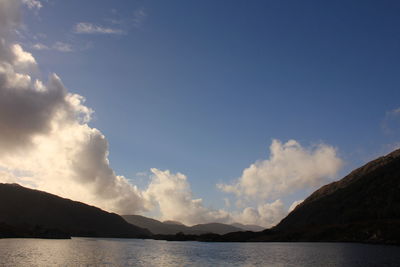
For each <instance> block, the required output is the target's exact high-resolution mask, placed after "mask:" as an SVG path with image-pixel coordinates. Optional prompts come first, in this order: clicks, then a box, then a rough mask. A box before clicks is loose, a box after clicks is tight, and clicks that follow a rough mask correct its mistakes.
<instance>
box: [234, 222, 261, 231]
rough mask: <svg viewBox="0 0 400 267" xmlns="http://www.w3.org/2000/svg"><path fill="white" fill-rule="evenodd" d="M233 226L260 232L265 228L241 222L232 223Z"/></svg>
mask: <svg viewBox="0 0 400 267" xmlns="http://www.w3.org/2000/svg"><path fill="white" fill-rule="evenodd" d="M231 225H232V226H235V227H237V228H240V229H243V230H244V231H253V232H260V231H263V230H265V228H264V227H261V226H258V225H254V224H241V223H232V224H231Z"/></svg>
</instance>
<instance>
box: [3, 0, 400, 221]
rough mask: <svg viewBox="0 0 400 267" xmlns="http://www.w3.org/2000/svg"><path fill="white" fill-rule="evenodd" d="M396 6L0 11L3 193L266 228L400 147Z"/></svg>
mask: <svg viewBox="0 0 400 267" xmlns="http://www.w3.org/2000/svg"><path fill="white" fill-rule="evenodd" d="M399 11H400V3H399V2H398V1H386V0H385V1H368V0H367V1H341V0H339V1H316V0H315V1H313V0H306V1H295V0H293V1H292V0H284V1H276V0H265V1H264V0H263V1H257V0H254V1H211V0H204V1H194V0H189V1H184V0H181V1H178V0H177V1H153V0H138V1H136V0H132V1H128V0H115V1H110V0H86V1H78V0H69V1H60V0H0V22H1V23H0V24H1V25H2V26H0V34H1V47H0V53H1V54H0V63H1V64H0V147H2V149H1V151H2V152H0V182H18V183H20V184H22V185H24V186H28V187H31V188H36V189H40V190H45V191H48V192H51V193H55V194H58V195H61V196H64V197H68V198H71V199H74V200H78V201H83V202H85V203H89V204H92V205H97V206H99V207H101V208H103V209H106V210H109V211H113V212H117V213H120V214H132V213H135V214H144V215H146V216H152V217H155V218H158V219H161V220H177V221H182V222H184V223H186V224H195V223H204V222H211V221H218V222H224V223H231V222H234V221H235V222H241V223H248V224H258V225H262V226H265V227H270V226H272V225H274V224H276V223H278V222H279V220H280V219H282V218H283V217H284V216H285V215H286V214H287V213H288V211H289V210H290V209H291V208H293V207H294V206H295V205H296V204H298V203H300V202H301V201H302V200H303V199H305V198H306V197H307V196H308V195H309V194H310V193H311V192H313V191H314V190H316V189H318V188H319V187H320V186H322V185H324V184H326V183H329V182H332V181H335V180H338V179H340V178H342V177H343V176H345V175H346V174H347V173H348V172H350V171H351V170H353V169H354V168H357V167H359V166H361V165H362V164H364V163H366V162H368V161H369V160H372V159H374V158H376V157H378V156H381V155H384V154H386V153H388V152H390V151H392V150H394V149H396V148H398V147H400V127H399V125H400V103H399V99H400V90H399V85H400V78H399V77H400V75H399V70H400V65H399V63H398V62H399V60H400V49H399V44H400V43H399V42H400V27H399V26H400V17H399V16H398V14H399Z"/></svg>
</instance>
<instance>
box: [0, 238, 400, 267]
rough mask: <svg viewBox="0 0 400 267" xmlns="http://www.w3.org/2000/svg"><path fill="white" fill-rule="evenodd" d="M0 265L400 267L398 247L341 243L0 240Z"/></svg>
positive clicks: (93, 239)
mask: <svg viewBox="0 0 400 267" xmlns="http://www.w3.org/2000/svg"><path fill="white" fill-rule="evenodd" d="M0 265H1V266H274V267H280V266H296V267H297V266H324V267H328V266H346V267H347V266H363V267H369V266H400V247H392V246H380V245H363V244H343V243H200V242H167V241H155V240H135V239H103V238H73V239H71V240H46V239H0Z"/></svg>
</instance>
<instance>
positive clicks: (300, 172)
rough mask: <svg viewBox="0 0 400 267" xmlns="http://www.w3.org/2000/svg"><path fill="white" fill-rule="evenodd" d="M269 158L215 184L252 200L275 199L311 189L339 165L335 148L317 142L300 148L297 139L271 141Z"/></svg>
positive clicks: (327, 177)
mask: <svg viewBox="0 0 400 267" xmlns="http://www.w3.org/2000/svg"><path fill="white" fill-rule="evenodd" d="M270 153H271V155H270V158H269V159H267V160H260V161H257V162H255V163H253V164H252V165H250V166H249V167H248V168H246V169H245V170H244V171H243V174H242V176H241V177H240V178H239V179H238V180H237V181H235V182H234V183H232V184H219V185H218V188H220V189H221V190H222V191H224V192H229V193H234V194H236V195H237V196H244V197H247V198H252V199H270V200H271V199H276V198H279V197H281V196H282V195H283V194H288V193H291V192H294V191H297V190H300V189H304V188H310V187H312V188H315V187H317V186H321V185H323V184H324V183H326V182H327V181H330V180H332V179H333V178H334V177H335V176H336V174H337V173H338V171H339V170H340V168H341V166H342V160H341V159H340V158H339V157H338V156H337V154H336V149H335V148H333V147H331V146H329V145H326V144H320V145H317V146H314V147H312V148H304V147H302V146H301V145H300V144H299V143H298V142H297V141H295V140H290V141H288V142H286V143H284V144H282V143H281V142H280V141H279V140H273V141H272V144H271V146H270Z"/></svg>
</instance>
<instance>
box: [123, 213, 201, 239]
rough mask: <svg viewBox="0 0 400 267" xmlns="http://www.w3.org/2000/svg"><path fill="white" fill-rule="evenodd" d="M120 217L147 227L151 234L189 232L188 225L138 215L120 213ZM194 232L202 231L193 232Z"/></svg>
mask: <svg viewBox="0 0 400 267" xmlns="http://www.w3.org/2000/svg"><path fill="white" fill-rule="evenodd" d="M122 218H124V219H125V221H127V222H128V223H130V224H133V225H136V226H139V227H142V228H146V229H148V230H149V231H150V232H152V233H153V234H165V235H174V234H176V233H179V232H185V233H189V232H188V230H189V227H187V226H185V225H182V224H171V223H163V222H160V221H157V220H155V219H151V218H147V217H144V216H140V215H122ZM194 234H202V233H200V232H195V233H194Z"/></svg>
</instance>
